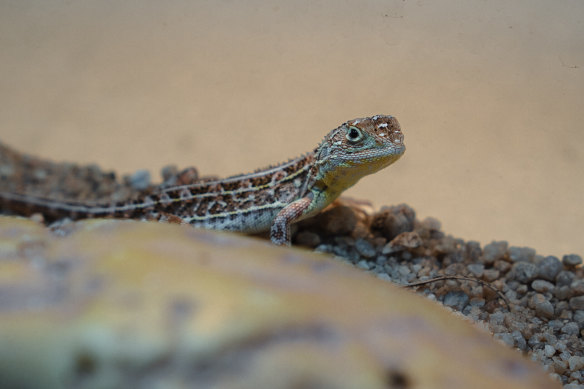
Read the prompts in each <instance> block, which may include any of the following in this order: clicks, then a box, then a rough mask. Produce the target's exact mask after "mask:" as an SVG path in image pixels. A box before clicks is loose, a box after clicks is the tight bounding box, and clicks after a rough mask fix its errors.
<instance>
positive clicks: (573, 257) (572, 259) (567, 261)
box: [562, 254, 582, 267]
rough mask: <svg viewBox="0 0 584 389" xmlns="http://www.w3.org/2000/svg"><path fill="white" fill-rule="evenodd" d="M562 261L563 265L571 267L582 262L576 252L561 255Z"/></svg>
mask: <svg viewBox="0 0 584 389" xmlns="http://www.w3.org/2000/svg"><path fill="white" fill-rule="evenodd" d="M562 263H563V264H564V265H565V266H569V267H573V266H578V265H580V264H582V257H581V256H579V255H577V254H568V255H564V256H563V257H562Z"/></svg>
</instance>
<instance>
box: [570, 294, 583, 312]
mask: <svg viewBox="0 0 584 389" xmlns="http://www.w3.org/2000/svg"><path fill="white" fill-rule="evenodd" d="M570 308H572V309H577V310H584V296H577V297H572V298H571V299H570Z"/></svg>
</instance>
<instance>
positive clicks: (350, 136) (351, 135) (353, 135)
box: [346, 126, 363, 143]
mask: <svg viewBox="0 0 584 389" xmlns="http://www.w3.org/2000/svg"><path fill="white" fill-rule="evenodd" d="M346 137H347V140H348V141H349V142H351V143H356V142H359V141H360V140H361V139H363V133H362V132H361V130H359V129H358V128H357V127H354V126H351V127H349V131H347V136H346Z"/></svg>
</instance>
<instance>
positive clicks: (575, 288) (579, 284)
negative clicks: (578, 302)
mask: <svg viewBox="0 0 584 389" xmlns="http://www.w3.org/2000/svg"><path fill="white" fill-rule="evenodd" d="M570 293H571V295H572V296H582V295H584V280H578V281H574V282H572V283H571V284H570Z"/></svg>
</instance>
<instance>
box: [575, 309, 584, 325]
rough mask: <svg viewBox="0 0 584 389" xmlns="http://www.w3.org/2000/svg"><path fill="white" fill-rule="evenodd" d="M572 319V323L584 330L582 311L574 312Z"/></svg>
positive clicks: (583, 312) (583, 311)
mask: <svg viewBox="0 0 584 389" xmlns="http://www.w3.org/2000/svg"><path fill="white" fill-rule="evenodd" d="M573 319H574V322H576V323H578V326H580V328H584V310H579V311H576V312H574V316H573Z"/></svg>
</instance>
